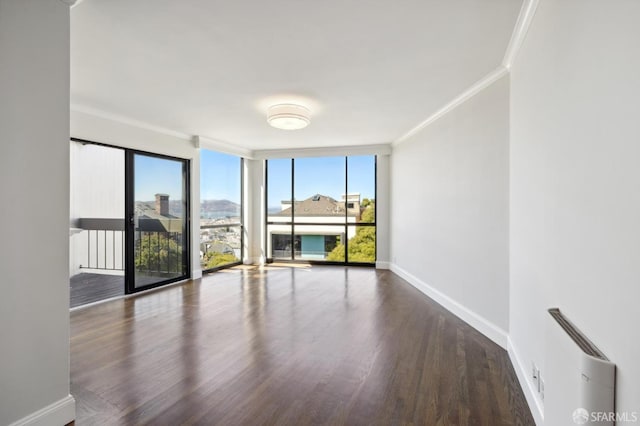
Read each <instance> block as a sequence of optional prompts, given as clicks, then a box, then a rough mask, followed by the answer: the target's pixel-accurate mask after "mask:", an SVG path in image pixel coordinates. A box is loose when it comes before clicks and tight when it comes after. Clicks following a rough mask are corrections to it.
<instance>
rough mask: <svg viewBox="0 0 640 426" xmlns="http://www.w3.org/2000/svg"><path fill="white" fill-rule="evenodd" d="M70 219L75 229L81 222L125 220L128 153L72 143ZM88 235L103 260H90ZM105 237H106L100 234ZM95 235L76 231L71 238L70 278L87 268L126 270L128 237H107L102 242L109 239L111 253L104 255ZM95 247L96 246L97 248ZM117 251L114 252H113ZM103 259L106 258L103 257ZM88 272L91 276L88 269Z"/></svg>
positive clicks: (108, 234)
mask: <svg viewBox="0 0 640 426" xmlns="http://www.w3.org/2000/svg"><path fill="white" fill-rule="evenodd" d="M70 160H71V165H70V180H71V182H70V183H71V184H70V219H71V226H72V227H74V226H77V223H76V221H77V219H80V218H109V219H122V220H124V198H125V197H124V163H125V158H124V151H123V150H121V149H115V148H109V147H104V146H99V145H93V144H83V143H81V142H71V143H70ZM88 234H89V235H90V238H91V246H92V247H93V248H94V249H93V250H94V253H95V249H96V247H97V248H98V251H99V252H100V254H101V256H99V260H98V259H95V258H94V259H91V260H90V261H89V259H88V256H89V255H90V253H88V252H89V244H88ZM100 234H102V233H100ZM95 237H96V233H95V232H93V231H91V232H90V231H81V232H80V231H79V230H78V229H73V231H72V232H70V235H69V274H70V275H71V276H74V275H76V274H78V273H81V272H83V269H81V268H80V265H82V266H83V267H84V268H87V267H88V266H89V265H90V264H91V266H98V265H102V266H104V267H114V268H119V269H122V268H124V241H123V239H124V233H123V232H115V233H111V232H108V233H105V234H102V235H100V236H99V239H100V241H104V240H103V238H106V239H107V247H108V248H109V249H107V250H104V251H102V250H101V247H102V245H101V244H98V241H96V239H95ZM94 244H95V245H94ZM111 248H113V250H111ZM102 255H103V256H102ZM84 271H85V272H89V271H87V270H86V269H85V270H84ZM102 272H103V273H113V274H118V275H120V274H123V272H122V271H102Z"/></svg>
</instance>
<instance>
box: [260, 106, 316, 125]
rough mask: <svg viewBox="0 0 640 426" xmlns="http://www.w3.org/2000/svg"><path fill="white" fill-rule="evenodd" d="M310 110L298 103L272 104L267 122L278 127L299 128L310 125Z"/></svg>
mask: <svg viewBox="0 0 640 426" xmlns="http://www.w3.org/2000/svg"><path fill="white" fill-rule="evenodd" d="M309 114H310V111H309V109H308V108H306V107H303V106H302V105H297V104H277V105H271V106H270V107H269V110H268V111H267V122H268V123H269V124H270V125H271V126H272V127H275V128H276V129H284V130H298V129H304V128H305V127H307V126H308V125H309V123H310V122H311V120H309Z"/></svg>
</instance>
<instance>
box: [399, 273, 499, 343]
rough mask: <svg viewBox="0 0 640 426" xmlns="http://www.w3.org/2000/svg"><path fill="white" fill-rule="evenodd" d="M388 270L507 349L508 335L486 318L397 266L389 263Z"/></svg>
mask: <svg viewBox="0 0 640 426" xmlns="http://www.w3.org/2000/svg"><path fill="white" fill-rule="evenodd" d="M390 269H391V271H392V272H394V273H395V274H396V275H398V276H400V277H401V278H402V279H404V280H405V281H407V282H408V283H409V284H411V285H412V286H413V287H415V288H416V289H418V290H419V291H421V292H422V293H424V294H425V295H426V296H428V297H430V298H431V299H433V300H434V301H435V302H436V303H438V304H439V305H441V306H442V307H443V308H445V309H446V310H448V311H449V312H451V313H452V314H454V315H455V316H457V317H458V318H460V319H461V320H463V321H464V322H466V323H467V324H469V325H470V326H471V327H473V328H475V329H476V330H478V331H479V332H480V333H482V334H484V335H485V336H486V337H488V338H489V339H490V340H491V341H493V342H494V343H495V344H497V345H498V346H500V347H502V348H503V349H507V342H508V334H507V332H506V331H505V330H503V329H501V328H500V327H498V326H496V325H495V324H493V323H492V322H491V321H489V320H487V319H486V318H484V317H482V316H481V315H478V314H477V313H475V312H474V311H472V310H471V309H469V308H467V307H466V306H463V305H462V304H460V303H458V302H457V301H455V300H453V299H452V298H451V297H449V296H447V295H446V294H444V293H442V292H441V291H439V290H437V289H436V288H434V287H432V286H430V285H429V284H427V283H425V282H424V281H422V280H421V279H420V278H418V277H416V276H415V275H413V274H411V273H409V272H407V271H406V270H404V269H403V268H401V267H399V266H398V265H396V264H394V263H391V264H390Z"/></svg>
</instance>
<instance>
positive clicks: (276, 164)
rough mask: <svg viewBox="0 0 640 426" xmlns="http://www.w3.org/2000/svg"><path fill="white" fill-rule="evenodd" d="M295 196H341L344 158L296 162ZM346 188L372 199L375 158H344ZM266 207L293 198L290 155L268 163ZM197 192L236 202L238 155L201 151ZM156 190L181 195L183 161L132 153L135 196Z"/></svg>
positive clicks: (145, 196)
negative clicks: (347, 179) (346, 178)
mask: <svg viewBox="0 0 640 426" xmlns="http://www.w3.org/2000/svg"><path fill="white" fill-rule="evenodd" d="M294 164H295V166H294V167H295V194H294V198H295V199H297V200H304V199H306V198H309V197H311V196H313V195H315V194H322V195H328V196H330V197H333V198H335V199H339V198H340V197H341V196H342V194H344V192H345V157H318V158H298V159H296V160H295V163H294ZM347 164H348V177H349V182H348V188H347V190H348V192H349V193H358V192H359V193H360V196H361V198H375V156H372V155H368V156H353V157H348V159H347ZM268 173H269V176H268V185H269V187H268V191H269V192H268V200H269V202H268V206H269V207H277V206H280V202H281V201H282V200H289V199H291V159H275V160H269V162H268ZM200 192H201V198H202V199H203V200H230V201H233V202H236V203H240V158H239V157H236V156H233V155H227V154H222V153H219V152H214V151H209V150H205V149H203V150H201V151H200ZM156 193H163V194H169V199H171V200H178V199H180V198H181V196H182V163H181V162H180V161H177V160H171V159H164V158H157V157H151V156H146V155H136V156H135V199H136V200H139V201H152V200H154V199H155V194H156Z"/></svg>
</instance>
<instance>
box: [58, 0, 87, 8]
mask: <svg viewBox="0 0 640 426" xmlns="http://www.w3.org/2000/svg"><path fill="white" fill-rule="evenodd" d="M81 1H82V0H60V2H61V3H64V4H66V5H67V6H69V7H73V6H75V5H77V4H78V3H80V2H81Z"/></svg>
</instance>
